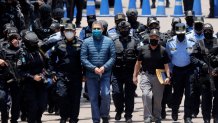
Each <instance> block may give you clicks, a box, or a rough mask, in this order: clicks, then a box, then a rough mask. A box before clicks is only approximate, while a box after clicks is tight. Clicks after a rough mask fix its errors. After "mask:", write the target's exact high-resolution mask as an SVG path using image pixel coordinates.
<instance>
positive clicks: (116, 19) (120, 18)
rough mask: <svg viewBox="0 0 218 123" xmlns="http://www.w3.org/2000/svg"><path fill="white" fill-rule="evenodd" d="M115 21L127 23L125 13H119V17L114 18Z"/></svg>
mask: <svg viewBox="0 0 218 123" xmlns="http://www.w3.org/2000/svg"><path fill="white" fill-rule="evenodd" d="M114 20H115V21H125V20H126V17H125V15H124V14H123V13H118V14H117V15H115V16H114Z"/></svg>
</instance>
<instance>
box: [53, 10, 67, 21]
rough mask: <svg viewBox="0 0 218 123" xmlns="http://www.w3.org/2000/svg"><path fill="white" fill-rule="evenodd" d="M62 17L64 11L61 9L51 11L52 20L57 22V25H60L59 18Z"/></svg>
mask: <svg viewBox="0 0 218 123" xmlns="http://www.w3.org/2000/svg"><path fill="white" fill-rule="evenodd" d="M63 17H64V10H63V9H61V8H55V9H54V10H53V11H52V18H53V19H55V20H57V21H58V22H59V23H61V18H63Z"/></svg>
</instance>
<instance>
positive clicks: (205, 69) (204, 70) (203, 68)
mask: <svg viewBox="0 0 218 123" xmlns="http://www.w3.org/2000/svg"><path fill="white" fill-rule="evenodd" d="M208 68H209V67H208V65H207V64H206V63H204V64H203V66H202V71H203V72H208Z"/></svg>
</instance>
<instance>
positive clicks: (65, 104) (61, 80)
mask: <svg viewBox="0 0 218 123" xmlns="http://www.w3.org/2000/svg"><path fill="white" fill-rule="evenodd" d="M57 89H58V90H57V93H58V95H59V106H60V116H61V118H62V119H65V120H66V119H67V118H70V120H71V121H74V122H78V116H79V111H80V97H81V91H82V77H78V76H68V77H67V79H66V77H63V76H59V77H58V82H57Z"/></svg>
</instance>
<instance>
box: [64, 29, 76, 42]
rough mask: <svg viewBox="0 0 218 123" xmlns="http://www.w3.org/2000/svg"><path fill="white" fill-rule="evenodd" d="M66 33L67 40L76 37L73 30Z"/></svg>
mask: <svg viewBox="0 0 218 123" xmlns="http://www.w3.org/2000/svg"><path fill="white" fill-rule="evenodd" d="M64 35H65V37H66V39H67V40H72V39H73V38H74V33H73V32H71V31H67V32H65V34H64Z"/></svg>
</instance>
